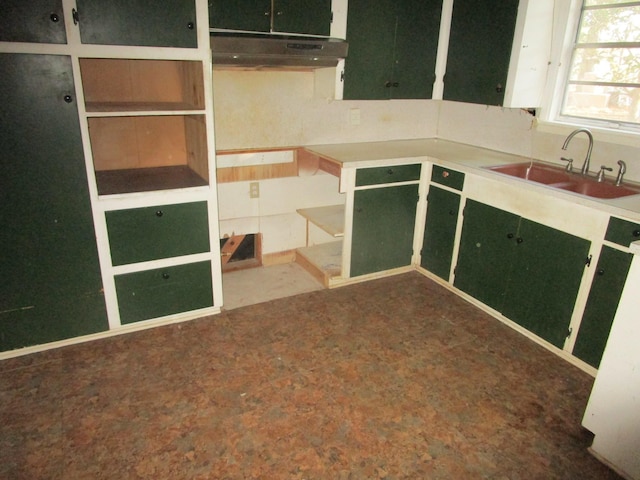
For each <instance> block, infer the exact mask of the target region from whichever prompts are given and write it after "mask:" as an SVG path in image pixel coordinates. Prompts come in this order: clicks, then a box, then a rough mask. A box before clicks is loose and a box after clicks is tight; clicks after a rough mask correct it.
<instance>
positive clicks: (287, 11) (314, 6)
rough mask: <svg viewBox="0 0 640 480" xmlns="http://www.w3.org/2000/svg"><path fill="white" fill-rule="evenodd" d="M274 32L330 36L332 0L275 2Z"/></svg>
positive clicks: (285, 0)
mask: <svg viewBox="0 0 640 480" xmlns="http://www.w3.org/2000/svg"><path fill="white" fill-rule="evenodd" d="M272 15H273V31H274V32H283V33H304V34H308V35H324V36H328V35H329V33H330V31H331V0H274V2H273V12H272Z"/></svg>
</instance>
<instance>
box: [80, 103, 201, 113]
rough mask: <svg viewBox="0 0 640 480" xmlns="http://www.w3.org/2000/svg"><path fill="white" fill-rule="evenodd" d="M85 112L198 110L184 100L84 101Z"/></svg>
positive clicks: (198, 109) (195, 106)
mask: <svg viewBox="0 0 640 480" xmlns="http://www.w3.org/2000/svg"><path fill="white" fill-rule="evenodd" d="M85 108H86V111H87V113H123V114H126V113H129V112H147V113H157V112H180V111H200V110H202V109H201V108H199V107H198V106H197V105H194V104H191V103H186V102H115V101H114V102H86V103H85Z"/></svg>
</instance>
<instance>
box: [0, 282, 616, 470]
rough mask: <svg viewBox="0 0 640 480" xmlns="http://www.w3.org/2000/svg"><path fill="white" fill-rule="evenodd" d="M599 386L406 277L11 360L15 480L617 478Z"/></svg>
mask: <svg viewBox="0 0 640 480" xmlns="http://www.w3.org/2000/svg"><path fill="white" fill-rule="evenodd" d="M592 383H593V379H592V378H591V377H589V376H588V375H587V374H585V373H584V372H582V371H580V370H579V369H577V368H575V367H573V366H572V365H570V364H568V363H567V362H565V361H564V360H561V359H560V358H558V357H556V356H555V355H553V354H551V353H550V352H548V351H546V350H545V349H543V348H542V347H540V346H538V345H537V344H535V343H533V342H531V341H530V340H528V339H526V338H525V337H523V336H521V335H520V334H518V333H516V332H514V331H513V330H511V329H510V328H508V327H507V326H505V325H503V324H501V323H500V322H498V321H496V320H495V319H493V318H491V317H490V316H488V315H486V314H484V313H483V312H481V311H479V310H478V309H476V308H475V307H473V306H471V305H469V304H467V303H466V302H464V301H463V300H461V299H460V298H458V297H457V296H455V295H453V294H452V293H451V292H448V291H447V290H445V289H443V288H442V287H441V286H439V285H437V284H435V283H433V282H432V281H430V280H429V279H427V278H425V277H423V276H421V275H420V274H418V273H408V274H403V275H399V276H395V277H390V278H384V279H380V280H374V281H369V282H366V283H362V284H358V285H352V286H347V287H342V288H338V289H334V290H322V291H315V292H311V293H305V294H302V295H298V296H295V297H290V298H284V299H280V300H274V301H270V302H267V303H261V304H258V305H253V306H248V307H242V308H238V309H234V310H230V311H227V312H223V313H222V314H220V315H216V316H212V317H207V318H202V319H199V320H195V321H191V322H186V323H182V324H176V325H170V326H167V327H161V328H156V329H152V330H146V331H142V332H137V333H133V334H127V335H121V336H117V337H113V338H109V339H105V340H100V341H94V342H90V343H85V344H82V345H77V346H72V347H66V348H60V349H56V350H50V351H47V352H43V353H39V354H35V355H30V356H24V357H18V358H15V359H10V360H5V361H3V362H0V478H2V479H12V480H16V479H29V480H33V479H53V480H58V479H60V480H62V479H64V480H67V479H73V480H79V479H92V480H95V479H154V480H158V479H172V480H176V479H308V480H311V479H389V480H390V479H476V478H477V479H495V480H506V479H510V480H518V479H523V480H524V479H527V480H531V479H545V480H546V479H583V480H589V479H594V480H595V479H598V480H603V479H604V480H606V479H616V478H619V477H617V476H616V475H615V474H614V473H613V472H612V471H611V470H609V469H608V468H607V467H606V466H604V465H603V464H601V463H599V462H598V461H597V460H596V459H595V458H593V457H592V456H591V455H589V453H588V452H587V447H588V446H589V444H590V442H591V435H590V433H589V432H587V431H586V430H584V429H583V428H582V427H581V426H580V420H581V417H582V413H583V411H584V408H585V405H586V402H587V399H588V396H589V392H590V388H591V385H592Z"/></svg>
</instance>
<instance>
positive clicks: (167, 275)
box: [162, 272, 169, 280]
mask: <svg viewBox="0 0 640 480" xmlns="http://www.w3.org/2000/svg"><path fill="white" fill-rule="evenodd" d="M162 278H164V279H165V280H169V274H168V273H167V272H164V273H163V274H162Z"/></svg>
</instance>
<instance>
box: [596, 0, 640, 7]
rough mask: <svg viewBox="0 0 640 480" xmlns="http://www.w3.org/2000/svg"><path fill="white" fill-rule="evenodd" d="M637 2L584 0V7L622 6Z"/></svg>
mask: <svg viewBox="0 0 640 480" xmlns="http://www.w3.org/2000/svg"><path fill="white" fill-rule="evenodd" d="M637 1H638V0H586V1H585V2H584V4H585V5H587V6H591V5H624V4H625V3H632V2H637Z"/></svg>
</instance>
